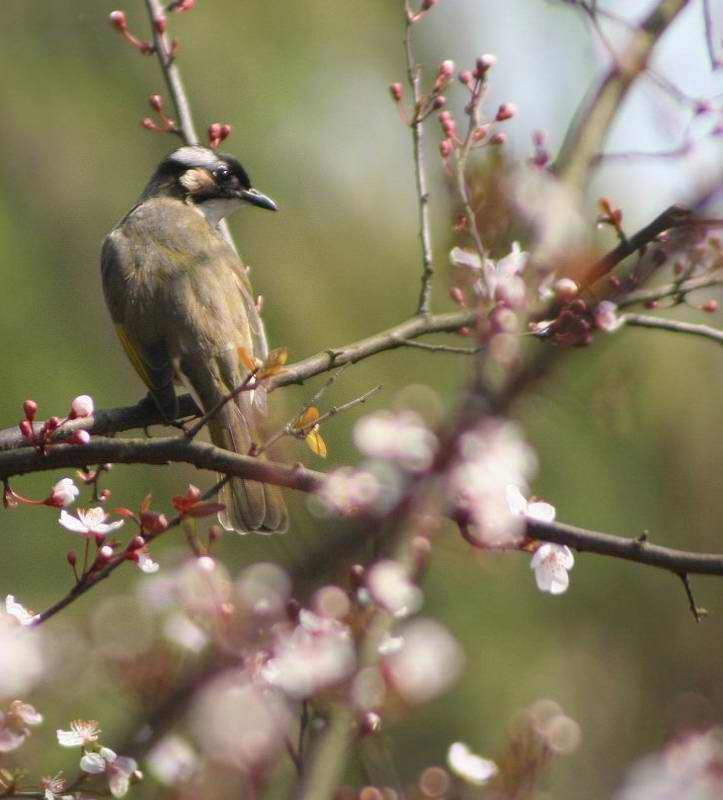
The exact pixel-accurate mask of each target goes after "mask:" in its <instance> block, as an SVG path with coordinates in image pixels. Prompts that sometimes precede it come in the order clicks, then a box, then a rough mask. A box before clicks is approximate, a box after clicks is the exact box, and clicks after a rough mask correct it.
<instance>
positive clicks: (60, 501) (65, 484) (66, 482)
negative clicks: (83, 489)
mask: <svg viewBox="0 0 723 800" xmlns="http://www.w3.org/2000/svg"><path fill="white" fill-rule="evenodd" d="M79 494H80V489H78V487H77V486H76V485H75V483H74V482H73V479H72V478H61V479H60V480H59V481H58V482H57V483H56V484H55V486H53V489H52V491H51V493H50V504H51V505H53V506H55V507H56V508H67V507H68V506H69V505H72V504H73V503H74V502H75V500H76V498H77V497H78V495H79Z"/></svg>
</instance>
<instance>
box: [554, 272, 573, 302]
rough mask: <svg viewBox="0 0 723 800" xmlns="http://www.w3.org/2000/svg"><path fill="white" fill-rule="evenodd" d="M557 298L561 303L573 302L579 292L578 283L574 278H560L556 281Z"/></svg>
mask: <svg viewBox="0 0 723 800" xmlns="http://www.w3.org/2000/svg"><path fill="white" fill-rule="evenodd" d="M554 288H555V299H556V300H557V301H558V302H560V303H569V302H571V301H572V300H573V299H574V297H575V295H576V294H577V293H578V285H577V284H576V283H575V281H574V280H572V278H560V280H558V281H556V282H555V287H554Z"/></svg>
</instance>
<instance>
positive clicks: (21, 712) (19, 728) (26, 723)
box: [0, 700, 43, 753]
mask: <svg viewBox="0 0 723 800" xmlns="http://www.w3.org/2000/svg"><path fill="white" fill-rule="evenodd" d="M42 721H43V715H42V714H40V713H38V712H37V711H36V710H35V708H34V707H33V706H31V705H30V704H29V703H23V702H22V701H21V700H13V702H12V703H10V708H9V709H8V710H7V711H6V712H4V713H3V712H0V753H10V752H12V751H13V750H17V749H18V747H20V746H21V745H22V744H23V743H24V742H25V740H26V739H27V738H28V736H30V728H31V727H35V726H36V725H40V724H41V723H42Z"/></svg>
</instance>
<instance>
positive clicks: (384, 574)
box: [366, 560, 422, 617]
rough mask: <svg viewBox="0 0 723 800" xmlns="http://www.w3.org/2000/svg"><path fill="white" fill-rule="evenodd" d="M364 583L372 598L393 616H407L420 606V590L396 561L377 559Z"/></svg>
mask: <svg viewBox="0 0 723 800" xmlns="http://www.w3.org/2000/svg"><path fill="white" fill-rule="evenodd" d="M366 584H367V588H368V590H369V595H370V596H371V598H372V600H374V602H375V603H377V604H379V605H380V606H382V607H383V608H386V609H387V611H389V613H390V614H393V615H394V616H395V617H406V616H409V615H410V614H413V613H414V612H415V611H418V610H419V609H420V608H421V605H422V590H421V589H420V588H419V587H418V586H417V585H415V584H414V583H413V582H412V581H411V580H410V579H409V575H408V573H407V570H406V569H405V568H404V567H403V566H402V565H401V564H400V563H399V562H397V561H390V560H385V561H378V562H377V563H376V564H374V566H372V567H371V569H370V570H369V572H368V573H367V577H366Z"/></svg>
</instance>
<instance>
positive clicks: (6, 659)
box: [0, 614, 45, 697]
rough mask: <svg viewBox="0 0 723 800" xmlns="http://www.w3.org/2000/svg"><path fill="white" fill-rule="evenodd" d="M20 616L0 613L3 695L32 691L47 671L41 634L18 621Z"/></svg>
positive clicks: (0, 658)
mask: <svg viewBox="0 0 723 800" xmlns="http://www.w3.org/2000/svg"><path fill="white" fill-rule="evenodd" d="M18 622H19V620H18V619H17V617H16V616H14V615H13V616H10V615H8V614H0V696H4V697H7V696H13V695H15V696H18V695H22V694H25V693H26V692H28V691H30V689H32V688H33V687H34V686H35V684H36V683H37V682H38V681H39V680H40V678H41V677H42V675H43V672H44V671H45V655H44V654H43V650H42V639H41V633H40V631H39V630H38V629H36V628H30V627H27V626H24V625H19V624H18Z"/></svg>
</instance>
